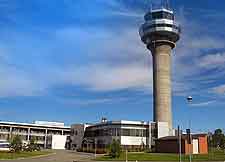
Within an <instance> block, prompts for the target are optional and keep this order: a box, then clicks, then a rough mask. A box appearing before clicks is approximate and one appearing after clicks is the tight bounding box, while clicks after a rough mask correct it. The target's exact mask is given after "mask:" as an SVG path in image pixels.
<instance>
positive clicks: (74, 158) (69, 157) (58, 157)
mask: <svg viewBox="0 0 225 162" xmlns="http://www.w3.org/2000/svg"><path fill="white" fill-rule="evenodd" d="M93 158H94V155H93V154H87V153H77V152H74V151H55V154H54V155H49V156H46V157H41V158H32V159H23V160H8V161H7V160H4V161H1V160H0V162H91V159H93ZM92 162H93V161H92ZM114 162H115V161H114Z"/></svg>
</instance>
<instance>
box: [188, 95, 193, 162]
mask: <svg viewBox="0 0 225 162" xmlns="http://www.w3.org/2000/svg"><path fill="white" fill-rule="evenodd" d="M192 100H193V98H192V96H188V97H187V102H188V104H191V103H192ZM190 118H191V116H190V117H189V129H187V136H188V141H189V142H188V145H189V161H190V162H191V161H192V157H191V156H192V150H193V148H192V149H191V146H192V145H191V144H192V137H191V119H190ZM192 147H193V146H192Z"/></svg>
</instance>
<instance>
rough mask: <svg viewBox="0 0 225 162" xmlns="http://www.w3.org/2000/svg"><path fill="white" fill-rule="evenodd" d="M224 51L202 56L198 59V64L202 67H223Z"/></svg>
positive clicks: (224, 61)
mask: <svg viewBox="0 0 225 162" xmlns="http://www.w3.org/2000/svg"><path fill="white" fill-rule="evenodd" d="M224 64H225V53H216V54H209V55H206V56H203V57H201V58H200V59H199V66H200V67H204V68H215V67H221V66H223V67H224Z"/></svg>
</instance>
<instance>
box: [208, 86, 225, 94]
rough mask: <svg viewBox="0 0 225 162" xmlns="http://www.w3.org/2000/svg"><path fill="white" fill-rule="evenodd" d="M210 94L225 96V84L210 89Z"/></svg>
mask: <svg viewBox="0 0 225 162" xmlns="http://www.w3.org/2000/svg"><path fill="white" fill-rule="evenodd" d="M211 92H213V93H215V94H218V95H224V94H225V84H224V85H219V86H217V87H214V88H211Z"/></svg>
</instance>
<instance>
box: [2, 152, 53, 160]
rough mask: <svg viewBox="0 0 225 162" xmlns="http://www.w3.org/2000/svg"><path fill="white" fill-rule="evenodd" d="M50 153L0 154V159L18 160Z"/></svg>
mask: <svg viewBox="0 0 225 162" xmlns="http://www.w3.org/2000/svg"><path fill="white" fill-rule="evenodd" d="M51 153H52V152H50V151H34V152H20V153H9V152H0V160H1V159H18V158H29V157H35V156H40V155H48V154H51Z"/></svg>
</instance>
